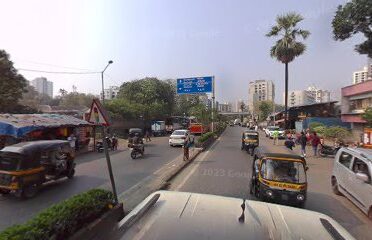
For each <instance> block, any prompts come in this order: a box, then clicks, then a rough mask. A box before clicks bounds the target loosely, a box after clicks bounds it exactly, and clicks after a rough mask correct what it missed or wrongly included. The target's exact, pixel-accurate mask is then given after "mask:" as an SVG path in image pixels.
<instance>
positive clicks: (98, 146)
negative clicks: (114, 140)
mask: <svg viewBox="0 0 372 240" xmlns="http://www.w3.org/2000/svg"><path fill="white" fill-rule="evenodd" d="M107 149H108V150H110V149H111V150H112V144H111V140H110V139H107ZM96 150H97V152H99V153H102V152H103V151H104V150H105V148H104V146H103V142H97V144H96Z"/></svg>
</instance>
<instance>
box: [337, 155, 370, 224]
mask: <svg viewBox="0 0 372 240" xmlns="http://www.w3.org/2000/svg"><path fill="white" fill-rule="evenodd" d="M371 172H372V149H363V148H341V149H340V150H339V151H338V152H337V154H336V156H335V162H334V165H333V173H332V177H331V184H332V190H333V192H334V193H335V194H337V195H344V196H345V197H347V198H348V199H349V200H350V201H351V202H353V203H354V204H355V205H356V206H357V207H359V208H360V209H361V210H362V211H363V212H364V213H366V214H367V215H368V217H369V218H370V219H371V220H372V185H371Z"/></svg>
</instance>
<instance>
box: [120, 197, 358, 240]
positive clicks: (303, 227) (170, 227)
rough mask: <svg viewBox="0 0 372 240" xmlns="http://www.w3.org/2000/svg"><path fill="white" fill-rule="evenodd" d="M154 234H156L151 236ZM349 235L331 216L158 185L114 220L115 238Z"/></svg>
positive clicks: (326, 238) (315, 239)
mask: <svg viewBox="0 0 372 240" xmlns="http://www.w3.org/2000/svg"><path fill="white" fill-rule="evenodd" d="M154 235H156V237H154ZM155 238H156V239H162V240H173V239H177V240H189V239H197V240H207V239H208V240H209V239H213V240H221V239H224V240H225V239H231V240H236V239H239V240H243V239H257V240H266V239H308V240H320V239H321V240H335V239H339V240H342V239H345V240H346V239H347V240H353V239H354V238H353V236H351V235H350V233H348V232H347V230H345V229H344V228H343V227H342V226H341V225H340V224H339V223H337V222H336V221H335V220H334V219H332V218H331V217H329V216H327V215H325V214H321V213H317V212H313V211H309V210H304V209H299V208H293V207H288V206H282V205H277V204H271V203H264V202H258V201H251V200H245V199H244V200H243V199H240V198H232V197H223V196H215V195H208V194H199V193H188V192H172V191H158V192H155V193H153V194H151V195H150V196H149V197H147V198H146V199H145V200H143V201H142V202H141V203H140V204H139V205H137V207H135V208H134V209H133V210H132V211H131V212H130V213H129V214H128V215H127V216H125V218H124V219H123V220H121V221H120V223H119V224H118V235H117V236H115V239H122V240H124V239H138V240H144V239H155Z"/></svg>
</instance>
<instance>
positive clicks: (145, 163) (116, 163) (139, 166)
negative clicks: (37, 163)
mask: <svg viewBox="0 0 372 240" xmlns="http://www.w3.org/2000/svg"><path fill="white" fill-rule="evenodd" d="M145 151H146V152H145V156H144V158H139V159H136V160H132V159H131V158H130V152H129V151H128V150H124V151H119V152H111V161H112V168H113V172H114V176H115V181H116V187H117V191H118V193H121V192H124V191H126V190H128V189H129V188H130V187H132V186H133V185H135V184H137V183H138V182H140V181H141V180H143V179H144V178H146V177H147V176H149V175H151V174H152V173H153V172H156V171H157V170H158V169H160V168H161V167H162V166H163V165H165V164H166V163H168V162H171V161H172V160H173V159H175V158H177V157H178V156H179V155H181V153H182V149H181V148H171V147H169V146H168V137H159V138H153V141H152V142H151V143H146V150H145ZM76 163H77V167H76V175H75V177H74V178H73V179H72V180H68V179H61V180H59V181H56V182H53V183H50V184H47V185H46V186H44V187H43V188H42V189H41V190H40V192H39V193H38V195H37V196H36V197H35V198H33V199H28V200H20V199H17V198H16V197H14V196H12V195H10V196H1V195H0V216H1V217H0V230H2V229H4V228H5V227H7V226H10V225H13V224H17V223H22V222H24V221H26V220H27V219H29V218H30V217H32V216H33V215H34V214H35V213H37V212H39V211H41V210H43V209H44V208H47V207H49V206H51V205H52V204H55V203H58V202H60V201H62V200H64V199H67V198H69V197H70V196H72V195H75V194H77V193H80V192H84V191H87V190H89V189H92V188H97V187H99V188H106V189H110V187H111V185H110V181H109V177H108V171H107V165H106V159H105V158H104V154H103V153H87V154H84V155H81V156H79V157H78V158H77V159H76Z"/></svg>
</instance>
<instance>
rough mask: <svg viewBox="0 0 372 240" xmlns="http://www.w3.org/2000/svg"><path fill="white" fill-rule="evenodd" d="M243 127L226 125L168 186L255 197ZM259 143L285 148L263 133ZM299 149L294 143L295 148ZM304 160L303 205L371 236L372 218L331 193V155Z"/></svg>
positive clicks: (357, 235)
mask: <svg viewBox="0 0 372 240" xmlns="http://www.w3.org/2000/svg"><path fill="white" fill-rule="evenodd" d="M242 131H243V128H241V127H228V128H227V130H226V131H225V132H224V133H223V134H222V135H221V137H220V138H219V139H218V141H216V142H215V144H214V145H212V146H211V148H209V150H208V151H206V152H204V153H202V154H201V155H199V157H198V158H197V159H196V160H195V161H194V162H193V163H192V164H190V165H189V167H187V168H186V169H185V170H184V171H183V172H182V173H181V174H179V175H178V176H177V177H176V178H175V179H174V180H173V181H172V183H171V187H170V190H175V191H185V192H197V193H207V194H215V195H223V196H229V197H237V198H246V199H253V200H255V199H254V198H253V197H252V196H251V195H250V194H249V179H250V177H251V166H252V157H251V156H249V155H248V154H247V153H246V152H244V151H241V150H240V138H241V132H242ZM260 144H261V145H263V146H265V147H267V148H271V150H272V149H278V150H282V149H283V148H284V146H276V147H273V146H272V141H270V140H269V139H267V138H265V137H264V136H263V134H261V136H260ZM279 148H281V149H279ZM298 151H299V149H298V147H297V148H296V149H295V152H296V153H298ZM307 162H308V166H309V171H308V183H309V189H308V199H307V202H306V206H305V208H306V209H309V210H313V211H317V212H321V213H324V214H327V215H329V216H331V217H333V218H334V219H336V220H337V221H338V222H339V223H340V224H341V225H342V226H344V227H345V228H346V229H347V230H348V231H349V232H350V233H351V234H352V235H353V236H354V237H355V238H357V239H360V240H364V239H366V240H367V239H371V236H372V221H370V220H369V219H368V218H367V217H366V216H365V215H364V214H363V213H362V212H361V211H360V210H359V209H358V208H357V207H356V206H354V205H353V204H352V203H351V202H350V201H349V200H347V199H346V198H344V197H341V196H336V195H334V194H333V193H332V190H331V186H330V175H331V172H332V164H333V159H332V158H314V157H308V158H307ZM299 217H300V216H299Z"/></svg>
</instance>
